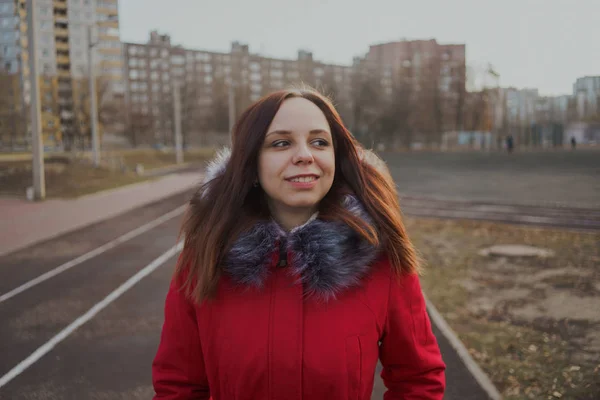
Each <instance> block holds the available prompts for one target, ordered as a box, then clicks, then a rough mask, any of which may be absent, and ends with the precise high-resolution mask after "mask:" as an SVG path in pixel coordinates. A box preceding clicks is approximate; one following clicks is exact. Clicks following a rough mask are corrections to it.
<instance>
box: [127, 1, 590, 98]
mask: <svg viewBox="0 0 600 400" xmlns="http://www.w3.org/2000/svg"><path fill="white" fill-rule="evenodd" d="M119 8H120V21H121V39H122V40H123V41H127V42H139V43H145V42H146V41H147V39H148V34H149V31H150V30H152V29H158V30H159V31H161V32H163V33H167V34H170V35H171V39H172V42H173V43H175V44H181V45H183V46H184V47H189V48H194V49H202V50H213V51H220V52H227V51H229V49H230V47H231V42H232V41H236V40H237V41H240V42H242V43H245V44H248V45H249V46H250V51H251V52H253V53H261V54H263V55H267V56H271V57H279V58H288V59H295V58H296V56H297V51H298V49H301V48H302V49H307V50H310V51H312V52H313V54H314V57H315V59H317V60H320V61H324V62H332V63H338V64H346V65H350V64H351V63H352V58H353V57H354V56H359V55H364V54H365V53H366V52H367V50H368V48H369V44H375V43H382V42H388V41H395V40H401V39H403V38H406V39H429V38H435V39H436V40H437V41H438V42H439V43H466V45H467V65H470V66H473V67H475V68H481V67H482V66H484V65H487V63H491V64H492V65H493V66H494V68H495V69H496V70H497V72H498V73H500V75H501V77H500V84H501V85H502V86H515V87H519V88H524V87H527V88H538V89H539V90H540V93H541V94H543V95H560V94H570V93H571V92H572V87H573V83H574V82H575V79H576V78H578V77H581V76H585V75H600V0H501V1H491V0H415V1H412V0H293V1H292V0H290V1H285V0H218V1H217V0H121V1H120V2H119Z"/></svg>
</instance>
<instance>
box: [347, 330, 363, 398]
mask: <svg viewBox="0 0 600 400" xmlns="http://www.w3.org/2000/svg"><path fill="white" fill-rule="evenodd" d="M346 370H347V375H348V399H351V400H360V391H361V385H362V348H361V342H360V337H359V336H351V337H349V338H346Z"/></svg>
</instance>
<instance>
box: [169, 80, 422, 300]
mask: <svg viewBox="0 0 600 400" xmlns="http://www.w3.org/2000/svg"><path fill="white" fill-rule="evenodd" d="M294 97H300V98H304V99H306V100H309V101H311V102H312V103H314V104H315V105H316V106H317V107H319V109H321V111H322V112H323V114H325V117H326V118H327V122H328V123H329V126H330V128H331V135H332V138H333V145H334V151H335V163H336V169H335V171H336V172H335V177H334V182H333V186H332V188H331V190H330V191H329V193H328V194H327V195H326V196H325V198H324V199H323V200H322V201H321V203H320V204H319V217H320V218H322V219H326V220H337V221H342V222H344V223H346V224H347V225H349V226H350V227H352V228H353V229H354V230H355V231H356V232H357V233H359V234H360V235H361V236H362V237H363V238H364V239H365V240H366V241H368V242H369V243H371V244H373V245H380V246H382V247H383V249H384V251H385V253H386V255H387V257H388V258H389V260H390V263H391V265H392V268H393V269H394V271H395V272H396V273H398V275H400V274H401V273H404V272H409V273H410V272H417V271H418V269H419V263H418V259H417V256H416V253H415V250H414V248H413V245H412V243H411V242H410V240H409V238H408V235H407V233H406V230H405V228H404V224H403V222H402V216H401V213H400V206H399V202H398V196H397V193H396V188H395V185H394V182H393V180H392V178H391V176H390V175H389V172H387V170H386V168H385V165H383V170H382V168H381V165H379V166H378V165H377V164H378V163H380V164H383V162H382V161H381V160H379V159H378V158H377V156H375V155H374V154H372V153H369V152H367V151H365V150H363V149H362V147H361V146H360V144H359V143H358V142H357V141H356V139H354V137H353V136H352V134H351V133H350V132H349V131H348V130H347V129H346V127H345V126H344V124H343V122H342V120H341V118H340V116H339V114H338V112H337V111H336V110H335V108H334V106H333V104H332V103H331V101H330V100H329V99H327V98H326V97H324V96H323V95H321V94H320V93H318V92H317V91H315V90H312V89H290V90H281V91H277V92H274V93H272V94H269V95H267V96H265V97H263V98H262V99H260V100H258V101H257V102H256V103H254V104H252V105H251V106H250V107H249V108H248V109H246V110H245V111H244V113H243V114H242V115H241V116H240V118H239V119H238V121H237V123H236V124H235V126H234V128H233V132H232V148H231V158H230V160H229V162H228V164H227V166H226V167H225V169H224V171H223V173H222V174H221V175H219V176H217V177H215V178H214V179H213V180H212V181H210V182H207V183H206V184H205V185H203V186H202V187H200V189H199V190H198V193H197V194H196V195H195V196H194V198H193V199H192V200H191V201H190V206H189V209H188V212H187V214H186V217H185V220H184V223H183V225H182V229H181V233H182V234H183V235H184V236H185V239H184V250H183V252H182V254H181V256H180V258H179V260H178V263H177V267H176V270H175V274H176V277H177V278H180V279H183V287H184V289H185V290H186V293H187V294H188V295H190V296H191V297H192V298H193V299H194V300H195V301H196V302H198V303H200V302H201V301H202V300H204V299H206V298H210V297H212V295H213V294H214V291H215V289H216V286H217V282H218V279H219V276H220V273H221V268H220V265H221V264H222V262H223V260H224V258H225V255H226V254H227V251H228V250H229V248H230V246H231V245H232V244H233V243H232V238H235V237H237V235H238V234H239V233H241V232H242V231H243V230H245V229H247V228H249V227H250V226H252V224H253V223H254V222H256V221H257V220H258V219H261V218H265V217H268V215H269V211H268V207H267V205H266V199H265V194H264V192H263V191H262V189H261V188H259V187H255V186H254V185H253V182H254V181H255V179H256V175H257V170H258V155H259V150H260V147H261V146H262V145H263V141H264V137H265V135H266V133H267V129H268V128H269V125H270V124H271V121H272V120H273V118H274V117H275V114H276V113H277V111H278V110H279V107H280V106H281V104H282V103H283V102H284V101H285V100H286V99H289V98H294ZM373 157H375V159H376V161H377V162H375V163H373ZM348 193H352V194H354V195H355V196H356V197H357V198H358V199H359V201H360V202H361V203H362V204H363V206H364V207H365V209H366V211H367V212H368V213H369V215H370V216H371V217H372V218H373V222H374V225H375V226H370V225H369V224H368V223H367V222H365V221H363V220H362V219H360V218H359V217H357V216H355V215H354V214H352V213H351V212H349V211H348V210H346V209H345V208H344V207H343V205H342V201H341V198H342V196H343V195H344V194H348Z"/></svg>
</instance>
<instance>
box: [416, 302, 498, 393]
mask: <svg viewBox="0 0 600 400" xmlns="http://www.w3.org/2000/svg"><path fill="white" fill-rule="evenodd" d="M423 296H425V294H423ZM425 302H426V304H427V311H428V312H429V316H430V317H431V319H432V321H433V323H434V324H435V325H436V326H437V327H438V329H439V330H440V331H441V332H442V335H444V337H445V338H446V339H447V340H448V342H450V346H452V348H453V349H454V350H455V351H456V353H457V354H458V356H459V357H460V359H461V360H462V362H463V363H464V364H465V366H466V367H467V369H468V370H469V372H470V373H471V375H473V378H475V380H476V381H477V383H478V384H479V386H481V388H482V389H483V390H484V391H485V392H486V393H487V395H488V396H489V398H490V399H492V400H502V395H501V394H500V392H499V391H498V389H496V386H494V384H493V383H492V381H491V380H490V378H489V377H488V376H487V375H486V373H485V372H483V370H482V369H481V367H480V366H479V365H478V364H477V362H475V360H474V359H473V357H471V354H469V351H468V350H467V348H466V347H465V345H464V344H463V342H461V341H460V339H459V338H458V336H457V335H456V333H454V331H453V330H452V328H450V325H448V323H447V322H446V320H445V319H444V317H442V315H441V314H440V313H439V312H438V310H437V308H435V306H434V305H433V304H432V303H431V302H430V301H429V300H428V299H427V297H426V296H425Z"/></svg>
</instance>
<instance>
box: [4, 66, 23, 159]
mask: <svg viewBox="0 0 600 400" xmlns="http://www.w3.org/2000/svg"><path fill="white" fill-rule="evenodd" d="M1 61H2V60H1V59H0V148H7V149H11V150H12V149H15V148H16V147H17V146H19V144H20V145H22V146H24V145H26V143H27V140H26V131H27V117H26V109H25V107H24V105H23V102H22V96H20V94H22V93H21V88H20V87H19V76H18V74H10V73H9V72H8V71H6V70H5V69H4V68H2V62H1Z"/></svg>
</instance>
